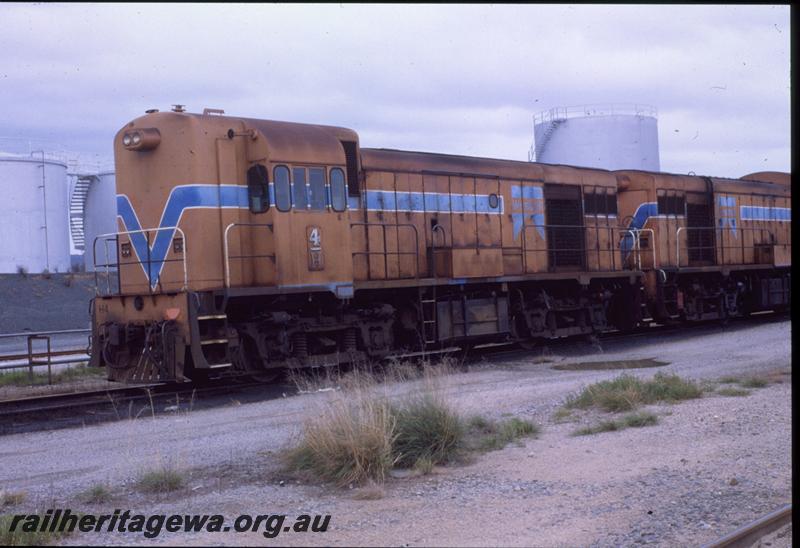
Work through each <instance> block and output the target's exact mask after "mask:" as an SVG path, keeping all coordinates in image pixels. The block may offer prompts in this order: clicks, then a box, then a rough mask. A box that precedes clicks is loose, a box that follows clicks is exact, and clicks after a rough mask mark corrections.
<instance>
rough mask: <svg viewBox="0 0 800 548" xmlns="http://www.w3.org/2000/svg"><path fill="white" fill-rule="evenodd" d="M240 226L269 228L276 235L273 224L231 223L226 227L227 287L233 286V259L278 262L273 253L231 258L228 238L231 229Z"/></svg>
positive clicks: (224, 242)
mask: <svg viewBox="0 0 800 548" xmlns="http://www.w3.org/2000/svg"><path fill="white" fill-rule="evenodd" d="M238 226H251V227H252V226H261V227H266V228H268V229H269V231H270V232H273V233H274V231H273V229H272V223H231V224H229V225H228V226H226V227H225V234H224V238H223V250H224V254H225V287H230V286H231V262H230V260H231V259H272V261H273V262H275V261H276V258H275V253H272V254H271V255H236V256H234V257H231V256H230V246H229V244H228V236H229V234H230V231H231V229H232V228H235V227H238Z"/></svg>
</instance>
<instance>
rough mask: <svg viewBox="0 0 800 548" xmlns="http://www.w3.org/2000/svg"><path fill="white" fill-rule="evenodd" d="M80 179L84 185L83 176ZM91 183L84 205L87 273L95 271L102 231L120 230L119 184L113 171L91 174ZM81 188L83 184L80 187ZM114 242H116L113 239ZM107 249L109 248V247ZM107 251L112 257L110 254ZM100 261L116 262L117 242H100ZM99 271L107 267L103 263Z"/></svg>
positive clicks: (84, 256)
mask: <svg viewBox="0 0 800 548" xmlns="http://www.w3.org/2000/svg"><path fill="white" fill-rule="evenodd" d="M83 177H85V176H82V177H79V178H78V184H79V185H80V182H81V179H82V178H83ZM88 179H89V185H88V189H87V192H86V198H85V201H84V206H83V237H84V242H85V246H84V247H85V251H84V255H83V259H84V265H85V267H86V270H87V272H88V271H92V270H94V269H95V268H94V259H93V256H92V247H93V244H94V240H95V238H96V237H97V236H99V235H100V234H111V233H113V232H117V184H116V178H115V177H114V172H113V171H105V172H101V173H98V174H96V175H91V176H89V177H88ZM76 188H79V187H76ZM110 243H111V244H113V242H110ZM106 248H107V249H106ZM106 252H107V253H108V256H107V257H106ZM96 253H97V257H96V258H97V264H98V265H102V264H104V263H108V264H113V263H115V262H116V260H117V259H116V249H115V247H114V245H108V246H106V245H104V240H102V239H101V240H98V241H97V248H96ZM98 270H105V267H103V266H99V267H98Z"/></svg>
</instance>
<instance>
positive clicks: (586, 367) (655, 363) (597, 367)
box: [553, 358, 669, 371]
mask: <svg viewBox="0 0 800 548" xmlns="http://www.w3.org/2000/svg"><path fill="white" fill-rule="evenodd" d="M665 365H669V362H665V361H661V360H656V359H654V358H644V359H641V360H613V361H602V362H578V363H564V364H559V365H554V366H553V369H557V370H558V371H609V370H612V369H644V368H647V367H663V366H665Z"/></svg>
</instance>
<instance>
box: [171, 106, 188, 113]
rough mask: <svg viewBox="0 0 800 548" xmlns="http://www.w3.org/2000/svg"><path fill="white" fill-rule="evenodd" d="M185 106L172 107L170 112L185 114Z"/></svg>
mask: <svg viewBox="0 0 800 548" xmlns="http://www.w3.org/2000/svg"><path fill="white" fill-rule="evenodd" d="M185 106H186V105H172V112H186V109H185V108H183V107H185Z"/></svg>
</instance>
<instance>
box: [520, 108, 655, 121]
mask: <svg viewBox="0 0 800 548" xmlns="http://www.w3.org/2000/svg"><path fill="white" fill-rule="evenodd" d="M622 115H629V116H650V117H653V118H656V117H657V116H658V109H657V108H656V107H654V106H652V105H643V104H638V103H597V104H591V105H578V106H570V107H555V108H551V109H549V110H543V111H542V112H537V113H536V114H534V116H533V123H534V124H541V123H545V122H551V121H554V120H568V119H570V118H585V117H589V116H622Z"/></svg>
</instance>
